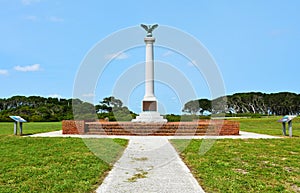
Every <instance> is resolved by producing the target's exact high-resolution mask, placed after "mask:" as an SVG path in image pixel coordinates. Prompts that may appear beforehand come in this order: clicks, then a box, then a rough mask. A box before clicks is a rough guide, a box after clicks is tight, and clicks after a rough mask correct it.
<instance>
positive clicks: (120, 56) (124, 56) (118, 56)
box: [105, 52, 129, 60]
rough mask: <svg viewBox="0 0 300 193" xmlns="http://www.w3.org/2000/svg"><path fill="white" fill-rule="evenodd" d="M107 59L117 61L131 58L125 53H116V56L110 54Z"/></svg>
mask: <svg viewBox="0 0 300 193" xmlns="http://www.w3.org/2000/svg"><path fill="white" fill-rule="evenodd" d="M105 58H106V59H109V60H112V59H116V60H124V59H127V58H129V55H128V54H125V53H124V52H122V53H114V54H109V55H107V56H106V57H105Z"/></svg>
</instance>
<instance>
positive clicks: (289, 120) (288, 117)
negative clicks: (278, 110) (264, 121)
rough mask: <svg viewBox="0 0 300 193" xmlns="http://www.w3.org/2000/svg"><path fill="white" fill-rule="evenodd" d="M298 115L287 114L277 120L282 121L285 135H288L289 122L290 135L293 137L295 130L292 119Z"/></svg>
mask: <svg viewBox="0 0 300 193" xmlns="http://www.w3.org/2000/svg"><path fill="white" fill-rule="evenodd" d="M295 117H296V116H294V115H286V116H284V117H282V118H281V119H279V120H278V121H277V122H280V123H282V134H283V135H284V136H286V127H285V124H286V123H288V127H289V136H290V137H292V135H293V131H292V120H293V119H294V118H295Z"/></svg>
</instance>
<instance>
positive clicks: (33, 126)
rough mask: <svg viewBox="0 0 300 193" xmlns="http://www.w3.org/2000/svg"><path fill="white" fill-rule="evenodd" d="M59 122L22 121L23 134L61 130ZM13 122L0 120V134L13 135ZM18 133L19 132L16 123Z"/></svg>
mask: <svg viewBox="0 0 300 193" xmlns="http://www.w3.org/2000/svg"><path fill="white" fill-rule="evenodd" d="M61 126H62V125H61V122H35V123H33V122H29V123H23V134H24V135H29V134H35V133H43V132H49V131H58V130H61ZM13 134H14V123H13V122H1V123H0V135H13ZM18 134H20V130H19V125H18Z"/></svg>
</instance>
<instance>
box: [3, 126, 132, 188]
mask: <svg viewBox="0 0 300 193" xmlns="http://www.w3.org/2000/svg"><path fill="white" fill-rule="evenodd" d="M11 127H13V123H0V144H1V145H0V154H1V156H0V192H1V193H2V192H7V193H8V192H9V193H11V192H93V191H94V190H95V189H96V188H97V187H98V186H99V185H100V184H101V182H102V180H103V179H104V177H105V175H106V174H107V172H108V171H109V170H110V169H111V167H112V165H113V163H114V162H115V161H116V160H117V159H118V157H119V156H120V155H121V153H122V152H123V150H124V149H125V147H126V144H127V140H123V139H86V140H87V141H85V142H86V143H89V144H92V145H93V148H94V149H95V148H96V149H97V151H96V152H95V153H93V152H91V151H90V150H89V148H87V146H86V144H85V142H84V141H83V140H82V139H76V138H30V137H20V136H13V129H11ZM59 129H61V123H26V125H25V124H24V131H25V132H24V133H25V134H29V133H40V132H45V131H53V130H59ZM8 130H9V131H8ZM95 154H98V155H100V154H101V157H102V158H103V157H105V161H103V159H99V158H98V157H97V156H96V155H95Z"/></svg>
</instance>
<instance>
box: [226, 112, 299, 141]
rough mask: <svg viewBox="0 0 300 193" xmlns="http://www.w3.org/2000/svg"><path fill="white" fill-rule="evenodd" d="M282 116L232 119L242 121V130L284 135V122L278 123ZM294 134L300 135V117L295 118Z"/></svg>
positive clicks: (295, 135)
mask: <svg viewBox="0 0 300 193" xmlns="http://www.w3.org/2000/svg"><path fill="white" fill-rule="evenodd" d="M280 118H281V117H263V118H244V119H243V118H241V119H232V120H234V121H238V122H240V129H241V131H248V132H254V133H261V134H269V135H276V136H282V123H278V122H277V120H279V119H280ZM292 123H293V136H294V137H300V118H299V117H296V118H294V119H293V122H292ZM286 132H287V135H288V134H289V132H288V124H286Z"/></svg>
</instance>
